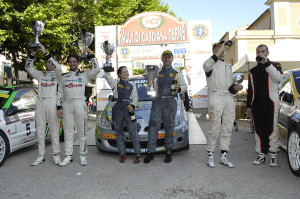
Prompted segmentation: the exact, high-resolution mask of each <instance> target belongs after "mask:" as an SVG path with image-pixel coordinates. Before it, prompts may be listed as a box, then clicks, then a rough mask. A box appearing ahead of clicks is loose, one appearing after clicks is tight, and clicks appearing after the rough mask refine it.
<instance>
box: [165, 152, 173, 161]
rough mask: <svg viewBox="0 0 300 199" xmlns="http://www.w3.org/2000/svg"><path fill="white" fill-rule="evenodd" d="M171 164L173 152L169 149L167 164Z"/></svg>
mask: <svg viewBox="0 0 300 199" xmlns="http://www.w3.org/2000/svg"><path fill="white" fill-rule="evenodd" d="M170 162H172V150H171V149H167V151H166V158H165V163H170Z"/></svg>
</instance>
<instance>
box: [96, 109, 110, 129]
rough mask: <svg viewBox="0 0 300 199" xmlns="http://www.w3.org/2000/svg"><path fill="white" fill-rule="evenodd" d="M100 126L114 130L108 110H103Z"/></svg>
mask: <svg viewBox="0 0 300 199" xmlns="http://www.w3.org/2000/svg"><path fill="white" fill-rule="evenodd" d="M99 127H101V128H104V129H108V130H112V126H111V122H110V120H109V118H108V116H107V113H106V111H103V112H102V114H101V115H100V118H99Z"/></svg>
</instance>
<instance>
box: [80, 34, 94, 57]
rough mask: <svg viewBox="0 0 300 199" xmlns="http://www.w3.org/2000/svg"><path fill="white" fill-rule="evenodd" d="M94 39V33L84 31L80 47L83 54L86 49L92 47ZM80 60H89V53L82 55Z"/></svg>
mask: <svg viewBox="0 0 300 199" xmlns="http://www.w3.org/2000/svg"><path fill="white" fill-rule="evenodd" d="M93 39H94V34H93V33H91V32H86V31H85V29H82V37H81V42H82V45H79V48H80V50H81V52H83V50H84V49H85V48H88V47H89V46H90V45H91V43H92V42H93ZM80 59H81V60H88V53H87V52H84V53H82V55H81V56H80Z"/></svg>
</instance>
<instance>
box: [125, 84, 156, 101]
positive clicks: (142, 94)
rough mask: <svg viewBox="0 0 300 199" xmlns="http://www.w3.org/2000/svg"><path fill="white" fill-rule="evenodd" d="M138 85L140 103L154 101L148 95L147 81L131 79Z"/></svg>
mask: <svg viewBox="0 0 300 199" xmlns="http://www.w3.org/2000/svg"><path fill="white" fill-rule="evenodd" d="M130 81H133V82H134V83H135V84H136V88H137V92H138V95H139V101H152V99H153V97H152V96H151V95H148V94H147V89H148V86H147V80H146V79H131V80H130Z"/></svg>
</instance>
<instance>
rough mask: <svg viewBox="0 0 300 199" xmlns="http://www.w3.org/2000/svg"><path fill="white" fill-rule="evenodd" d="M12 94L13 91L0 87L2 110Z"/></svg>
mask: <svg viewBox="0 0 300 199" xmlns="http://www.w3.org/2000/svg"><path fill="white" fill-rule="evenodd" d="M11 93H12V89H10V88H1V87H0V109H2V107H3V106H4V104H5V103H6V102H7V100H8V98H9V96H10V94H11Z"/></svg>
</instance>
